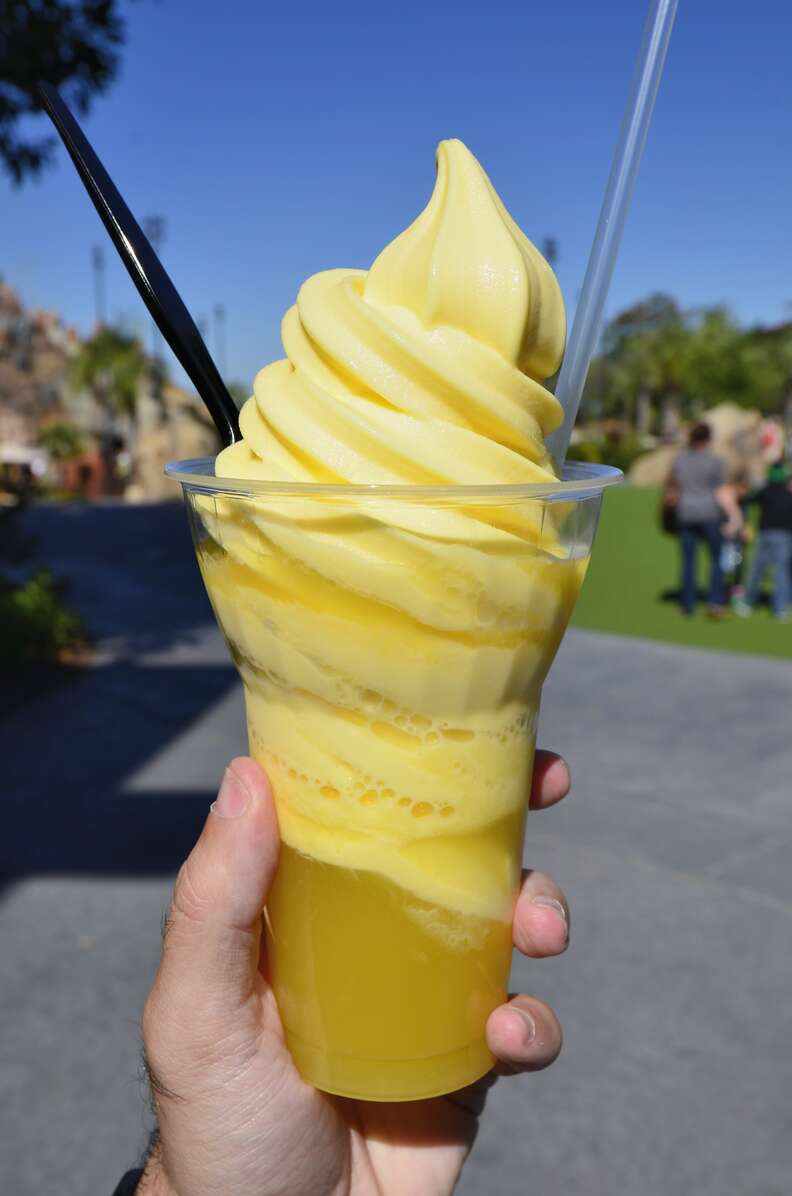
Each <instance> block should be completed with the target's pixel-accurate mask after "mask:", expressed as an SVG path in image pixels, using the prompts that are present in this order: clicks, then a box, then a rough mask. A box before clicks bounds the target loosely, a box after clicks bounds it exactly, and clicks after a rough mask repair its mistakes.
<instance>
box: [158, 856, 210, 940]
mask: <svg viewBox="0 0 792 1196" xmlns="http://www.w3.org/2000/svg"><path fill="white" fill-rule="evenodd" d="M211 904H212V903H211V900H210V898H209V896H208V894H207V893H206V892H205V891H202V886H201V885H199V884H198V883H197V880H196V876H195V863H194V861H193V858H192V856H189V857H188V858H187V859H186V860H185V861H184V863H183V864H182V866H181V868H180V869H179V872H178V875H177V877H176V883H175V885H174V887H173V900H172V901H171V907H170V912H169V914H168V917H167V920H166V923H165V936H164V937H165V939H166V941H167V937H168V933H169V931H170V929H171V928H172V927H173V926H174V924H175V923H176V922H178V921H182V920H183V921H187V922H202V921H203V920H204V919H205V917H206V914H207V912H208V911H209V909H210V908H211Z"/></svg>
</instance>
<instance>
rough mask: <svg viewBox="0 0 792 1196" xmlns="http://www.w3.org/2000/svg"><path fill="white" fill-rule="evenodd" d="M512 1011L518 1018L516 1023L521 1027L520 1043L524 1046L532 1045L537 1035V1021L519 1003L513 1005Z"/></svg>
mask: <svg viewBox="0 0 792 1196" xmlns="http://www.w3.org/2000/svg"><path fill="white" fill-rule="evenodd" d="M511 1011H512V1016H513V1017H514V1018H515V1019H516V1024H518V1025H519V1027H520V1044H521V1045H522V1046H524V1047H527V1046H530V1045H531V1043H532V1042H533V1040H534V1038H535V1037H536V1022H535V1021H534V1020H533V1018H532V1017H531V1015H530V1013H526V1011H525V1010H524V1009H520V1007H519V1006H518V1005H512V1010H511Z"/></svg>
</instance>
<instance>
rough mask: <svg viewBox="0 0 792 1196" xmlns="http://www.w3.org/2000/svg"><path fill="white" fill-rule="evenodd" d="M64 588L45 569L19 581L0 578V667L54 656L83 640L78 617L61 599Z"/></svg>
mask: <svg viewBox="0 0 792 1196" xmlns="http://www.w3.org/2000/svg"><path fill="white" fill-rule="evenodd" d="M66 588H67V583H65V582H62V581H57V580H56V579H55V578H54V577H53V576H52V574H51V573H50V572H49V570H48V569H40V570H39V571H38V572H37V573H35V574H34V575H33V576H32V577H31V578H30V580H29V581H27V582H25V583H24V584H22V585H15V584H14V583H13V582H11V581H8V580H7V579H4V578H3V579H0V667H3V666H6V667H7V666H8V665H16V664H21V663H24V662H31V661H53V660H57V659H58V658H59V657H60V656H61V655H62V653H63V652H65V651H66V650H68V649H72V648H78V647H80V646H81V645H82V644H84V642H85V630H84V628H83V624H82V621H81V620H80V618H79V616H78V615H75V614H74V613H73V612H72V611H70V610H69V609H68V608H67V607H66V606H65V605H64V603H63V594H64V592H65V590H66Z"/></svg>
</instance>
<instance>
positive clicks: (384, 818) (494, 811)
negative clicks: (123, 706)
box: [167, 459, 621, 1101]
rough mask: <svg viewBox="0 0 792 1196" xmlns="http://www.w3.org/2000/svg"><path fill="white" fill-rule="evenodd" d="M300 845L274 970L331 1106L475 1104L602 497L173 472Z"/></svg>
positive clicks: (278, 919) (287, 1013)
mask: <svg viewBox="0 0 792 1196" xmlns="http://www.w3.org/2000/svg"><path fill="white" fill-rule="evenodd" d="M167 472H168V474H169V476H170V477H172V478H174V479H175V480H177V481H179V482H180V483H181V485H182V487H183V491H184V496H185V500H186V502H187V507H188V512H189V517H190V525H191V528H192V533H193V538H194V542H195V548H196V552H197V555H198V561H199V564H200V568H201V572H202V575H203V578H204V582H205V584H206V588H207V591H208V593H209V597H210V599H211V601H212V605H213V607H214V611H215V614H216V616H217V619H218V622H219V624H220V627H221V628H222V630H223V633H224V635H225V637H226V640H227V642H228V645H229V648H230V650H231V654H232V656H233V658H234V661H235V662H236V665H237V668H238V669H239V672H240V675H241V678H242V681H243V685H244V691H245V700H246V709H247V723H248V733H249V739H250V750H251V754H252V755H253V756H255V757H256V759H257V760H259V761H260V763H261V764H262V766H263V767H264V768H265V769H266V771H267V773H268V775H269V777H270V779H271V781H272V784H273V788H274V792H275V800H276V803H277V809H278V818H279V823H280V828H281V836H282V841H283V847H282V854H281V859H280V864H279V868H278V874H277V878H276V881H275V886H274V888H273V891H272V893H271V895H270V898H269V900H268V903H267V909H266V924H267V928H268V933H267V938H268V946H267V959H268V967H269V970H270V976H271V981H272V984H273V987H274V990H275V995H276V998H277V1002H278V1006H279V1009H280V1014H281V1018H282V1021H283V1025H284V1030H285V1033H286V1038H287V1041H288V1045H289V1049H290V1051H291V1053H292V1055H293V1057H294V1059H295V1062H296V1064H297V1066H298V1068H299V1070H300V1072H301V1074H302V1075H303V1076H304V1078H305V1079H306V1080H307V1081H308V1082H309V1083H311V1084H313V1085H315V1086H316V1087H317V1088H321V1089H323V1090H325V1091H327V1092H333V1093H337V1094H339V1095H342V1096H349V1097H358V1098H362V1099H366V1100H383V1101H394V1100H415V1099H419V1098H423V1097H430V1096H436V1095H439V1094H441V1093H445V1092H450V1091H454V1090H456V1089H458V1088H461V1087H463V1086H464V1085H465V1084H468V1083H471V1082H472V1081H473V1080H475V1079H477V1078H478V1077H479V1076H481V1075H483V1074H484V1073H485V1072H486V1071H488V1070H489V1068H490V1067H491V1066H492V1062H493V1060H492V1057H491V1055H490V1053H489V1051H488V1049H487V1045H486V1041H485V1024H486V1021H487V1018H488V1016H489V1014H490V1013H491V1012H492V1010H493V1009H494V1008H495V1007H496V1006H497V1005H498V1004H500V1003H501V1002H502V1001H503V1000H504V999H505V995H506V989H507V982H508V976H509V966H510V959H511V917H512V911H513V905H514V900H515V896H516V892H517V887H518V883H519V877H520V865H521V859H522V843H523V833H524V824H525V814H526V809H527V804H528V798H529V793H530V782H531V773H532V765H533V753H534V742H535V733H536V722H537V716H538V713H539V700H540V694H541V688H542V683H543V681H544V678H545V676H546V674H547V671H548V668H549V667H550V663H551V661H552V659H553V657H554V655H555V652H556V649H557V648H558V645H559V643H560V641H561V637H562V636H563V634H564V631H565V629H566V626H567V623H568V620H569V616H570V613H571V611H572V608H573V605H574V602H575V599H576V597H577V594H578V591H579V588H580V585H581V583H582V581H583V577H584V574H585V571H586V566H587V563H588V559H589V553H590V550H591V544H592V540H593V537H594V532H595V529H596V525H597V519H598V516H599V510H600V504H601V499H602V491H603V488H604V487H605V486H608V485H610V484H612V483H614V482H616V481H618V480H619V479H620V477H621V475H620V474H619V472H618V470H614V469H609V468H607V467H604V466H593V465H584V464H578V463H570V464H568V465H567V466H566V467H565V469H564V475H563V481H561V482H558V483H554V484H551V485H542V486H491V487H484V486H466V487H446V486H442V487H440V486H432V487H425V486H420V487H419V486H355V485H349V486H344V485H319V484H317V485H310V484H291V485H288V484H280V483H262V482H251V481H245V480H236V479H225V478H222V479H220V478H215V476H214V462H213V460H211V459H206V460H199V461H182V462H177V463H175V464H174V465H171V466H169V467H168V470H167Z"/></svg>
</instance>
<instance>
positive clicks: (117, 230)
mask: <svg viewBox="0 0 792 1196" xmlns="http://www.w3.org/2000/svg"><path fill="white" fill-rule="evenodd" d="M38 92H39V95H40V96H41V99H42V101H43V104H44V107H45V109H46V110H47V113H48V115H49V116H50V118H51V120H52V123H53V124H54V125H55V128H56V129H57V131H58V133H59V135H60V138H61V140H62V141H63V144H64V145H65V146H66V149H67V150H68V151H69V156H70V157H71V160H72V162H73V163H74V165H75V166H76V168H77V173H78V174H79V176H80V178H81V179H82V181H83V183H84V185H85V189H86V191H87V192H88V194H89V195H90V197H91V201H92V203H93V205H94V207H95V208H96V210H97V212H98V213H99V215H100V217H101V219H102V223H103V224H104V226H105V228H106V229H107V231H108V233H109V234H110V238H111V240H112V242H113V244H114V245H115V247H116V249H117V250H118V253H119V256H120V257H121V260H122V262H123V263H124V265H125V266H126V268H127V270H128V271H129V275H130V278H131V279H132V281H133V282H134V284H135V286H136V287H137V289H138V291H139V292H140V297H141V298H142V300H143V302H144V303H145V305H146V307H147V308H148V309H149V311H150V312H151V315H152V317H153V319H154V321H155V323H156V325H157V327H158V328H159V330H160V332H161V333H162V335H163V336H164V337H165V340H166V341H167V342H168V344H169V345H170V347H171V349H173V352H174V353H175V354H176V357H177V358H178V359H179V361H180V362H181V364H182V366H183V367H184V369H185V371H186V373H187V374H188V376H189V377H190V379H191V380H192V383H193V385H194V386H195V389H196V390H197V391H198V394H199V395H200V396H201V398H202V399H203V401H204V403H205V404H206V409H207V411H208V412H209V414H210V415H211V417H212V419H213V420H214V422H215V425H216V427H217V430H218V432H219V433H220V439H221V440H222V441H223V444H233V443H234V442H235V441H237V440H239V438H240V433H239V412H238V411H237V407H236V403H235V402H234V400H233V399H232V398H231V395H230V394H229V393H228V391H227V389H226V387H225V384H224V382H223V379H222V378H221V377H220V374H219V373H218V371H217V366H216V365H215V363H214V362H213V361H212V358H211V357H210V355H209V350H208V349H207V347H206V345H205V344H204V342H203V339H202V337H201V334H200V332H199V331H198V329H197V328H196V326H195V321H194V320H193V318H192V316H191V315H190V313H189V312H188V310H187V308H186V307H185V306H184V303H183V301H182V299H181V297H180V295H179V292H178V291H177V290H176V288H175V286H174V285H173V283H172V282H171V280H170V278H169V277H168V275H167V274H166V273H165V270H164V269H163V267H162V263H161V262H160V260H159V258H158V257H157V255H156V253H155V252H154V250H153V249H152V248H151V245H150V244H149V242H148V239H147V238H146V236H145V234H144V233H143V230H142V229H141V227H140V225H139V224H138V222H137V221H136V220H135V217H134V216H133V215H132V213H131V212H130V210H129V208H128V207H127V205H126V204H125V203H124V200H123V199H122V198H121V195H120V194H119V191H118V189H117V188H116V186H115V184H114V183H113V180H112V179H111V178H110V175H109V174H108V173H107V171H106V170H105V168H104V166H103V165H102V163H101V162H100V161H99V158H98V157H97V155H96V153H95V151H94V149H93V147H92V146H91V144H90V142H89V141H88V139H87V137H86V136H85V134H84V133H83V131H82V129H81V128H80V126H79V125H78V123H77V121H76V120H75V119H74V117H73V115H72V114H71V112H70V111H69V109H68V107H67V105H66V104H64V102H63V100H62V99H61V97H60V95H59V94H58V92H57V91H56V89H55V88H54V87H52V86H51V85H50V84H49V83H40V84H39V85H38Z"/></svg>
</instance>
